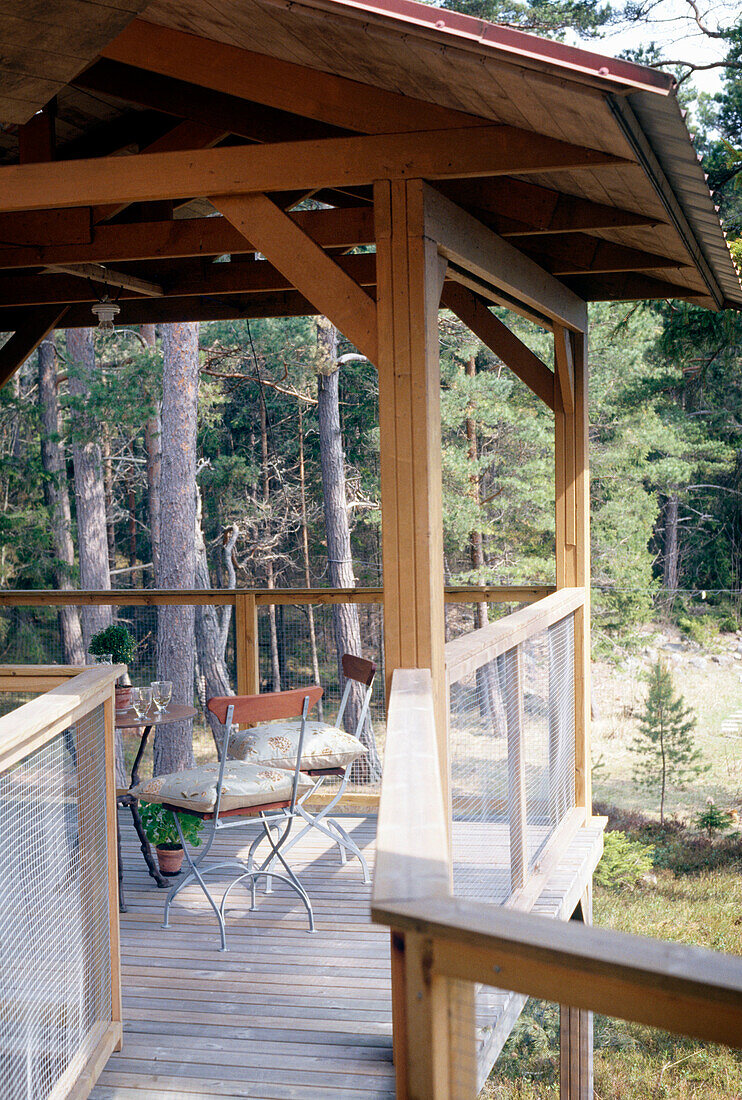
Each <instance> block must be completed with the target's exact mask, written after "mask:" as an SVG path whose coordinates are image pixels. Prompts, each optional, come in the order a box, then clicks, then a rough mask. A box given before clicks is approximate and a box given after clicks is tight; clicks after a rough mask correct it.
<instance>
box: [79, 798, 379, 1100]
mask: <svg viewBox="0 0 742 1100" xmlns="http://www.w3.org/2000/svg"><path fill="white" fill-rule="evenodd" d="M120 813H121V814H122V817H121V820H122V825H123V837H122V843H123V858H124V866H125V887H126V900H127V904H128V907H129V912H128V913H125V914H122V916H121V942H122V948H121V949H122V978H123V1000H124V1048H123V1050H122V1051H121V1052H120V1053H118V1054H115V1055H113V1057H112V1058H111V1059H110V1061H109V1063H108V1065H107V1067H106V1069H105V1070H104V1072H103V1074H102V1076H101V1078H100V1080H99V1082H98V1085H97V1086H96V1088H95V1089H94V1090H93V1092H92V1093H91V1098H92V1100H114V1098H115V1100H145V1097H146V1100H181V1098H182V1100H194V1098H196V1097H209V1098H211V1097H214V1096H220V1097H260V1098H261V1100H274V1098H284V1097H292V1098H296V1100H382V1098H383V1100H389V1098H391V1097H393V1096H394V1071H393V1067H392V1061H391V1057H392V1054H391V1031H392V1028H391V994H390V979H389V934H388V932H387V930H386V929H384V928H381V927H378V926H374V925H372V924H371V923H370V920H369V916H368V907H369V897H370V887H368V886H364V885H363V880H362V878H361V874H360V871H359V869H358V863H357V861H353V862H350V863H348V864H346V866H345V867H341V866H340V863H339V861H338V859H337V855H336V852H333V853H331V852H330V851H329V842H328V846H326V845H325V843H324V840H323V838H322V836H321V835H320V834H319V833H318V832H317V830H314V831H313V834H312V835H311V838H310V836H308V837H307V838H306V839H305V841H300V843H299V844H298V845H297V846H296V847H295V848H294V849H293V850H292V852H291V862H292V866H294V868H295V869H296V870H297V872H298V873H299V875H300V877H301V879H302V881H303V883H304V884H305V886H306V887H307V890H308V891H309V894H310V896H311V898H312V902H313V906H314V911H315V921H316V926H317V930H316V932H315V933H313V934H312V935H309V934H308V932H307V930H306V929H307V922H306V917H305V912H304V908H303V906H302V905H301V903H300V902H299V901H298V899H297V898H296V897H295V895H293V894H291V895H290V894H289V893H288V892H287V891H286V890H285V889H284V887H282V886H280V885H279V884H277V886H276V890H275V892H274V893H273V894H272V895H268V896H266V895H263V894H260V895H259V900H258V908H257V909H256V911H255V912H253V913H250V912H248V910H247V908H246V905H247V894H246V893H245V894H244V897H245V905H244V907H241V906H240V902H239V901H238V902H237V903H236V908H235V909H234V910H233V911H232V913H231V917H230V919H229V922H228V932H227V937H228V939H227V945H228V947H229V950H228V951H227V952H225V953H222V952H220V951H219V950H218V946H219V938H218V933H217V927H216V921H215V919H214V917H213V914H210V911H208V910H207V906H206V903H205V899H204V898H203V895H202V894H201V893H200V890H198V888H196V887H189V888H187V890H185V891H184V892H183V894H182V895H181V897H180V898H179V899H178V902H176V906H178V908H177V909H176V908H175V907H174V908H173V915H172V919H171V928H170V929H169V930H164V929H162V928H161V927H160V924H161V921H162V906H163V900H164V896H165V892H164V891H161V890H158V889H157V887H156V886H155V884H154V882H153V881H152V880H151V879H150V878H149V877H148V875H147V872H146V868H145V866H144V862H143V860H142V856H141V853H140V851H139V846H138V842H137V840H136V836H135V834H134V831H133V829H132V827H131V824H130V821H131V819H130V817H127V816H124V813H125V812H124V811H120ZM127 814H128V812H127ZM345 824H346V827H347V828H349V831H351V832H352V835H353V836H354V837H355V839H356V843H358V844H359V847H361V848H362V849H363V851H364V852H366V853H367V858H368V859H369V864H370V865H371V866H373V864H372V862H371V861H372V857H373V841H374V836H375V824H376V823H375V819H373V818H365V819H364V818H357V819H356V818H353V819H345ZM251 835H254V833H253V832H252V830H250V829H245V830H244V831H242V830H240V831H239V833H233V834H232V835H231V836H230V835H229V834H227V837H226V840H222V841H221V850H226V848H229V849H230V851H231V852H234V850H235V846H236V845H237V846H240V847H244V848H245V850H246V848H247V843H249V838H250V836H251ZM219 850H220V849H219V846H218V845H215V847H214V848H213V849H212V852H213V853H215V854H219ZM216 878H217V877H216V876H214V879H215V880H216ZM218 896H219V894H217V897H218ZM233 896H234V895H233ZM181 898H183V899H184V901H181Z"/></svg>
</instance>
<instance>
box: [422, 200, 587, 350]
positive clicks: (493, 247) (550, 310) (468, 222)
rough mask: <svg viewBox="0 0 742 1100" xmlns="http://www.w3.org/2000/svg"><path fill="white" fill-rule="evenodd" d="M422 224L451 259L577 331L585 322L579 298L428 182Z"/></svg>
mask: <svg viewBox="0 0 742 1100" xmlns="http://www.w3.org/2000/svg"><path fill="white" fill-rule="evenodd" d="M426 229H427V232H428V233H429V234H430V236H431V237H432V239H433V240H435V241H437V242H438V246H439V248H440V250H441V252H442V253H443V255H444V256H445V257H446V258H447V259H448V260H449V261H450V262H452V263H453V264H456V265H457V266H460V267H462V268H463V269H464V270H466V271H470V272H472V274H473V275H474V276H476V278H477V279H478V280H480V281H482V282H483V283H490V284H491V285H493V286H494V287H496V288H499V289H501V290H503V291H505V293H506V294H507V295H508V296H509V297H510V298H511V299H513V300H516V301H521V302H523V303H524V305H526V306H527V307H529V309H531V310H534V311H535V312H536V313H537V314H541V316H542V317H546V318H548V320H549V321H551V322H554V321H556V322H558V323H559V324H562V325H566V326H567V327H569V328H572V329H575V330H578V331H583V330H584V329H585V328H586V327H587V309H586V307H585V303H584V301H583V300H582V299H580V298H578V296H577V295H576V294H575V293H573V291H571V290H569V289H568V288H567V287H566V286H564V285H563V284H562V283H561V282H559V281H558V280H557V279H555V278H554V276H553V275H550V274H549V273H548V272H547V271H545V270H544V269H543V268H542V267H539V266H538V264H536V263H534V261H533V260H531V259H530V258H529V257H528V256H525V255H524V254H523V253H522V252H519V251H518V249H516V248H514V247H513V246H512V245H511V244H509V243H508V242H507V241H505V240H503V238H502V237H499V236H498V235H497V234H496V233H493V232H492V231H491V230H489V229H487V228H486V227H485V226H483V225H482V224H481V222H479V221H477V219H476V218H474V217H472V216H471V214H467V213H466V211H465V210H462V209H461V208H460V207H458V206H456V204H455V203H453V202H451V201H450V199H447V198H446V197H445V196H444V195H442V194H440V192H438V191H436V190H435V189H434V188H432V187H428V188H427V199H426Z"/></svg>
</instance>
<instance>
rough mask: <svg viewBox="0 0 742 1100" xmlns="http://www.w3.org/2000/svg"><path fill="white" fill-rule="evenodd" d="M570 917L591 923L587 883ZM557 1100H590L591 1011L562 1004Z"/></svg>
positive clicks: (590, 886)
mask: <svg viewBox="0 0 742 1100" xmlns="http://www.w3.org/2000/svg"><path fill="white" fill-rule="evenodd" d="M572 920H581V921H583V922H584V923H585V924H592V922H593V891H592V884H588V886H587V889H586V890H585V893H584V894H583V896H582V899H581V900H580V904H579V905H578V907H577V909H576V910H575V911H574V913H573V914H572ZM559 1055H560V1069H559V1096H560V1098H561V1100H593V1014H592V1012H586V1011H585V1010H584V1009H580V1008H570V1007H569V1006H568V1005H562V1006H561V1009H560V1034H559Z"/></svg>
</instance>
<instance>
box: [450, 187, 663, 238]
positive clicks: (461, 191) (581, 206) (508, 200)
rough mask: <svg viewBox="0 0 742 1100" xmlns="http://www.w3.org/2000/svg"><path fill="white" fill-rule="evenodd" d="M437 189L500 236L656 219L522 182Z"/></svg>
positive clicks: (644, 222) (628, 224)
mask: <svg viewBox="0 0 742 1100" xmlns="http://www.w3.org/2000/svg"><path fill="white" fill-rule="evenodd" d="M439 190H440V191H442V192H443V194H444V195H446V196H447V197H448V198H450V199H452V200H453V201H454V202H457V203H458V205H459V206H463V207H466V208H467V209H469V210H471V212H472V213H476V216H477V217H479V218H481V220H482V221H484V222H486V224H488V225H489V226H490V228H491V229H494V230H495V231H496V232H497V233H499V234H500V236H502V237H510V236H515V235H517V236H541V235H544V234H555V235H556V234H562V233H575V232H579V231H584V232H590V231H591V230H609V229H626V228H642V227H645V228H649V227H652V226H655V225H657V224H658V222H657V219H656V218H648V217H647V216H646V215H644V214H641V213H638V212H637V211H633V210H623V209H621V208H620V207H615V206H607V205H605V204H604V203H599V202H591V201H589V200H588V199H583V198H580V197H579V196H577V195H565V194H563V193H562V192H561V191H554V190H553V189H552V188H549V187H542V186H541V185H540V184H536V183H531V182H530V181H526V180H515V179H502V178H501V179H493V180H466V181H461V182H457V183H455V184H450V183H449V184H447V183H442V184H440V185H439Z"/></svg>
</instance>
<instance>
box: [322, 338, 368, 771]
mask: <svg viewBox="0 0 742 1100" xmlns="http://www.w3.org/2000/svg"><path fill="white" fill-rule="evenodd" d="M317 365H318V370H319V374H318V378H317V412H318V417H319V448H320V465H321V470H322V490H323V494H324V516H325V534H326V537H327V562H328V573H329V578H330V584H331V586H332V587H333V588H355V586H356V579H355V574H354V572H353V560H352V557H351V549H350V523H349V521H348V502H347V496H346V487H345V452H344V449H343V439H342V434H341V430H340V403H339V381H340V373H339V370H338V362H337V329H336V328H335V327H334V325H332V324H331V323H330V322H329V321H328V320H327V318H325V317H321V318H318V320H317ZM332 622H333V628H334V634H335V648H336V651H337V659H338V679H339V682H340V684H341V687H342V686H343V685H344V678H343V673H342V667H341V664H340V659H341V657H342V655H343V654H344V653H353V654H356V655H357V656H361V655H362V653H363V650H362V647H361V628H360V623H359V620H358V607H357V606H356V604H333V605H332ZM363 692H364V689H363V687H362V685H361V684H356V683H354V684H353V685H352V689H351V692H350V697H349V699H348V705H347V708H346V711H345V728H346V729H347V730H348V731H349V732H351V733H354V732H355V729H356V726H357V724H358V719H359V717H360V712H361V706H362V702H363ZM360 738H361V740H362V741H363V743H364V745H365V746H366V748H367V749H368V755H367V757H366V758H365V759H364V760H362V761H359V762H358V763H357V764H354V766H353V770H352V773H351V775H352V779H353V781H354V782H356V783H375V782H377V781H378V780H379V779H380V778H381V761H380V760H379V755H378V752H377V750H376V741H375V739H374V734H373V729H372V727H371V723H370V721H369V720H367V721H366V723H365V725H364V728H363V730H361V731H360Z"/></svg>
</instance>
